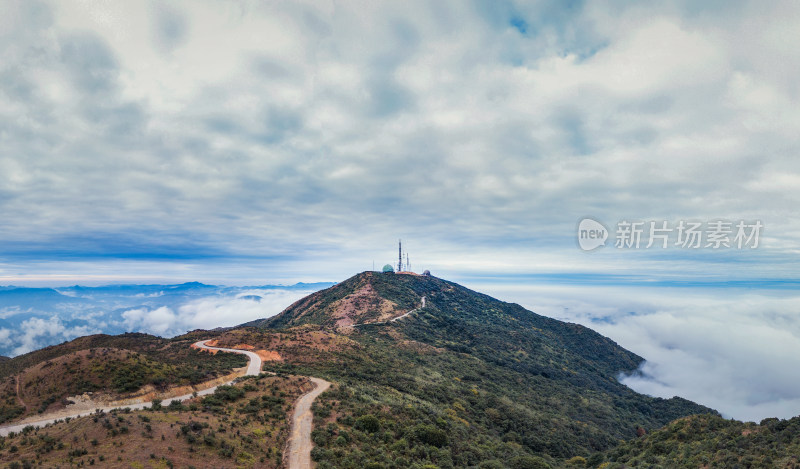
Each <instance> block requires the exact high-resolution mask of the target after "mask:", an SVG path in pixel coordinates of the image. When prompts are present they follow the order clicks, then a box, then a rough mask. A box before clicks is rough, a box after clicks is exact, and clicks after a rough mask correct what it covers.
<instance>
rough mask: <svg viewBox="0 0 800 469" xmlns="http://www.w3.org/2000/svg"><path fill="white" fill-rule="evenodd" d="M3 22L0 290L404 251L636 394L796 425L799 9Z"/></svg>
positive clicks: (329, 263) (163, 279) (354, 268)
mask: <svg viewBox="0 0 800 469" xmlns="http://www.w3.org/2000/svg"><path fill="white" fill-rule="evenodd" d="M0 8H2V11H3V14H2V15H0V215H2V219H0V285H23V286H66V285H74V284H80V285H105V284H121V283H139V284H149V283H181V282H187V281H200V282H204V283H209V284H216V285H232V286H246V285H269V284H285V285H291V284H293V283H295V282H298V281H304V282H316V281H340V280H342V279H344V278H347V277H349V276H350V275H352V274H353V273H356V272H359V271H363V270H369V269H371V268H372V266H373V265H375V266H376V268H380V267H381V266H382V265H383V264H385V263H391V262H393V261H395V260H396V242H397V240H398V239H400V238H402V239H403V241H404V245H405V246H406V248H407V250H408V252H409V255H410V261H411V269H412V270H422V269H430V270H431V271H432V272H433V273H434V274H435V275H439V276H441V277H444V278H448V279H452V280H455V281H459V282H462V283H464V284H465V285H468V286H470V287H475V288H477V287H483V288H484V290H485V291H487V293H490V294H494V295H496V296H498V297H500V298H502V299H507V300H509V301H518V302H520V303H521V304H523V305H525V306H526V307H529V308H531V309H533V310H534V311H537V310H538V311H539V312H542V313H543V314H549V315H553V316H554V317H560V318H563V319H568V320H572V321H578V322H581V323H585V324H586V325H589V326H590V327H593V328H595V329H597V330H599V331H600V332H602V333H604V334H606V335H609V336H610V337H612V338H613V339H615V340H617V341H619V342H620V343H621V344H622V345H624V346H626V347H628V348H630V349H631V350H633V351H635V352H636V353H639V354H640V355H642V356H645V357H646V358H647V359H648V364H647V366H646V367H645V368H643V369H642V372H643V375H642V377H631V378H625V379H626V380H627V381H626V382H628V383H629V385H631V386H632V387H634V388H635V389H638V390H642V391H643V392H648V393H651V394H654V395H665V396H666V397H669V395H668V394H670V393H677V394H681V395H686V396H687V397H688V394H691V393H693V392H694V394H692V395H693V396H694V397H693V398H694V399H696V400H698V401H700V402H703V403H708V402H718V403H717V404H715V405H718V406H719V407H718V408H720V409H721V410H723V411H725V412H728V413H729V414H730V415H742V416H746V418H756V417H758V416H760V415H764V414H767V413H769V412H772V413H780V415H781V416H783V417H788V416H791V415H797V414H800V380H794V381H793V380H790V379H788V378H787V376H788V374H787V373H786V371H785V370H787V369H790V368H791V367H792V366H794V367H796V366H797V365H798V363H797V361H796V360H795V359H794V358H793V357H796V356H800V329H799V328H798V321H797V320H796V317H797V315H796V314H795V313H797V309H798V307H797V306H796V305H797V304H798V302H797V301H796V300H797V296H798V295H796V294H795V293H794V292H795V291H797V289H798V288H797V287H798V281H799V280H798V279H800V275H798V274H800V267H798V266H799V265H800V262H798V261H800V218H798V217H797V216H796V215H797V213H798V212H797V207H798V203H800V159H798V158H797V156H798V148H800V145H799V144H798V143H799V142H798V139H800V132H798V130H800V129H799V128H800V105H799V104H800V102H798V101H800V84H799V83H800V82H799V81H798V80H797V75H798V73H800V49H799V48H797V47H796V45H797V44H798V43H800V27H798V25H799V24H800V5H798V4H797V3H796V2H790V1H784V2H782V1H774V2H766V3H765V2H755V1H707V2H694V1H688V0H687V1H677V0H674V1H663V2H622V1H607V2H604V1H597V2H580V1H568V2H564V1H539V2H536V1H531V2H504V1H471V2H470V1H458V2H446V1H429V2H414V1H404V2H346V1H341V2H340V1H336V2H325V1H313V2H301V1H292V2H288V1H287V2H281V1H274V2H260V1H259V2H255V1H252V2H251V1H230V2H207V1H196V0H194V1H187V2H181V1H170V2H155V1H153V2H147V1H137V2H123V1H105V0H104V1H99V0H98V1H90V0H84V1H77V0H76V1H60V2H38V1H31V0H25V1H9V0H0ZM585 218H591V219H592V220H595V221H596V222H598V223H599V224H600V226H602V227H603V228H604V229H605V230H606V231H607V235H608V240H607V241H606V244H605V245H604V246H600V247H598V248H597V249H594V250H591V251H584V250H582V249H581V246H580V244H579V240H578V233H579V232H578V227H579V226H580V225H579V223H580V222H581V220H583V219H585ZM689 221H692V222H696V223H700V224H701V225H702V229H703V230H704V231H703V234H704V235H705V236H706V237H705V238H704V239H703V242H702V244H701V245H700V246H699V247H698V248H691V247H682V246H680V245H676V244H675V243H676V242H679V239H678V235H679V234H678V232H677V227H678V226H679V225H680V223H681V222H689ZM627 222H633V223H643V225H642V226H643V227H645V228H648V227H650V223H651V222H652V223H654V224H656V225H654V226H662V225H661V224H662V223H666V224H667V225H666V226H668V227H669V228H670V229H671V230H672V231H670V232H669V233H670V234H669V236H670V238H669V240H668V241H669V242H668V243H667V244H668V247H667V248H662V247H660V246H661V244H660V241H659V240H656V242H655V243H654V245H653V246H651V247H650V248H645V247H644V246H645V245H646V244H648V243H647V241H648V240H647V236H646V235H647V231H648V230H645V235H644V241H645V242H643V243H642V245H641V246H640V247H639V248H634V247H625V246H624V241H625V240H624V239H623V240H622V241H623V246H622V247H619V248H618V247H616V246H615V244H616V242H617V241H619V238H618V236H619V234H620V230H619V228H620V226H623V225H622V224H623V223H627ZM716 222H722V223H726V224H729V225H726V226H728V227H729V228H730V230H732V231H731V232H730V233H729V235H730V236H729V241H730V242H729V244H730V246H729V247H725V246H722V247H720V248H718V249H715V248H713V247H709V246H706V242H707V240H708V239H709V238H708V236H709V235H710V231H711V227H712V226H713V223H716ZM739 222H742V223H744V224H745V225H746V226H753V225H755V224H756V223H758V224H759V225H760V226H761V227H762V228H761V230H760V232H759V237H758V243H757V246H756V245H755V243H751V244H750V245H745V246H744V247H743V248H738V247H737V246H736V243H735V241H733V240H734V236H735V235H736V228H735V225H736V224H737V223H739ZM650 232H651V233H652V231H650ZM276 312H277V311H276ZM629 313H632V314H629ZM165 330H166V329H165ZM751 333H752V334H751ZM698 334H699V335H698ZM731 344H735V345H736V346H737V347H738V349H736V350H734V349H732V347H733V346H732V345H731ZM708 354H711V355H712V357H711V358H709V355H708ZM704 357H705V358H704ZM764 361H769V362H771V363H775V366H774V367H766V368H767V369H765V367H763V363H764ZM784 366H785V367H786V368H782V367H784ZM743 370H744V371H743ZM770 370H771V371H770ZM746 372H752V373H756V374H757V375H747V373H746ZM709 373H711V374H709ZM742 373H744V375H742ZM758 373H760V374H758ZM709 376H711V377H713V378H714V379H715V380H716V382H718V383H728V384H729V385H730V386H733V387H743V390H742V391H741V395H738V394H736V393H734V392H731V393H729V394H726V395H725V396H722V397H724V400H723V401H721V400H720V399H722V397H720V393H718V392H716V391H715V390H714V389H713V387H714V386H712V385H711V384H709V385H707V386H705V387H704V386H700V385H699V384H697V383H698V378H699V377H703V378H705V377H709ZM752 376H758V377H759V378H758V379H759V381H752ZM748 379H751V381H752V382H749V384H748V382H746V381H747V380H748ZM709 380H710V381H713V380H711V379H709ZM693 383H694V384H693ZM765 383H766V384H765ZM701 388H702V389H703V390H702V392H699V393H698V392H697V390H698V389H701ZM698 396H699V397H698ZM765 403H766V404H765ZM770 406H771V407H770ZM728 409H730V410H728ZM751 416H752V417H751ZM764 416H768V415H764Z"/></svg>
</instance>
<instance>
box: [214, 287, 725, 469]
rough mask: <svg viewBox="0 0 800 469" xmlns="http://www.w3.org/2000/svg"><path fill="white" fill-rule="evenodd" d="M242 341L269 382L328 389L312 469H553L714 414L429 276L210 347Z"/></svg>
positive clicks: (297, 313)
mask: <svg viewBox="0 0 800 469" xmlns="http://www.w3.org/2000/svg"><path fill="white" fill-rule="evenodd" d="M423 298H424V301H425V303H424V304H425V305H424V307H423V306H422V305H423ZM418 308H419V309H418ZM412 310H415V311H414V312H412V313H411V314H409V315H408V316H407V317H404V318H402V319H399V320H397V321H394V322H392V321H390V319H391V318H395V317H398V316H401V315H402V314H405V313H406V312H408V311H412ZM242 341H246V342H247V343H250V344H252V345H255V346H257V347H259V348H267V349H270V350H275V351H277V352H278V353H279V354H281V356H283V357H284V358H285V359H286V361H285V362H283V364H280V365H275V366H274V369H276V370H280V371H282V372H287V373H288V372H291V373H295V374H304V375H313V376H322V377H325V378H327V379H329V380H331V381H333V382H335V383H339V386H338V387H336V388H335V389H334V390H333V391H331V392H328V393H325V394H323V395H322V396H321V398H320V400H321V402H320V404H319V408H318V412H319V415H321V416H325V415H329V417H327V418H323V422H321V423H320V426H321V427H324V428H326V429H327V430H326V433H325V434H320V435H318V438H317V439H315V442H316V443H317V445H318V447H317V448H316V449H315V454H316V457H317V459H318V461H319V467H320V468H325V467H367V466H366V465H367V464H377V465H376V466H374V467H415V466H414V465H415V464H416V465H419V467H422V466H423V465H425V464H433V465H434V466H436V467H441V468H445V467H477V465H478V464H483V465H481V466H480V467H539V466H535V465H533V464H534V463H533V462H531V461H538V463H541V464H544V465H547V466H550V467H560V466H561V465H563V464H566V461H569V460H570V459H571V458H576V457H577V458H588V457H590V456H591V455H593V454H595V453H596V452H598V451H604V450H608V449H609V448H612V447H614V446H615V445H617V444H618V443H619V441H620V440H627V439H631V438H635V437H636V434H637V433H636V432H637V428H644V429H646V430H648V431H649V430H654V429H657V428H660V427H662V426H663V425H665V424H667V423H668V422H670V421H672V420H674V419H676V418H679V417H683V416H687V415H692V414H700V413H709V414H712V415H716V412H715V411H713V410H712V409H708V408H706V407H703V406H700V405H698V404H695V403H693V402H690V401H687V400H685V399H681V398H677V397H676V398H672V399H661V398H653V397H649V396H644V395H641V394H638V393H636V392H634V391H633V390H631V389H630V388H628V387H626V386H624V385H622V384H621V383H619V381H618V380H617V377H618V376H620V374H623V373H633V372H635V370H636V369H637V367H638V366H639V364H640V363H641V362H642V360H643V359H642V358H641V357H639V356H637V355H636V354H634V353H632V352H630V351H627V350H625V349H623V348H622V347H620V346H619V345H617V344H616V343H614V342H613V341H612V340H610V339H608V338H606V337H603V336H601V335H600V334H598V333H596V332H594V331H592V330H591V329H588V328H586V327H583V326H580V325H577V324H569V323H564V322H561V321H557V320H554V319H551V318H547V317H544V316H541V315H537V314H535V313H533V312H531V311H528V310H526V309H524V308H522V307H521V306H519V305H516V304H511V303H505V302H503V301H499V300H497V299H494V298H491V297H489V296H487V295H484V294H481V293H477V292H474V291H472V290H469V289H467V288H465V287H463V286H460V285H458V284H455V283H453V282H449V281H446V280H443V279H439V278H435V277H431V276H420V275H414V274H393V273H377V272H364V273H361V274H358V275H356V276H354V277H352V278H350V279H348V280H346V281H344V282H341V283H339V284H337V285H335V286H333V287H331V288H328V289H325V290H321V291H318V292H316V293H313V294H311V295H309V296H307V297H306V298H303V299H301V300H299V301H297V302H296V303H294V304H293V305H291V306H289V307H288V308H287V309H286V310H284V311H283V312H282V313H280V314H279V315H277V316H275V317H273V318H268V319H264V320H259V321H253V322H251V323H248V324H245V325H243V328H240V329H234V330H230V331H227V332H225V333H223V334H222V335H221V336H220V343H221V344H225V343H228V344H233V343H237V342H242ZM333 416H335V418H334V417H333ZM365 421H369V422H371V423H370V424H369V426H370V428H372V429H374V431H373V430H370V429H369V428H366V427H365V424H364V422H365ZM359 422H361V423H359ZM376 422H377V423H376ZM337 435H339V436H342V435H346V436H345V437H344V439H342V438H339V436H337ZM432 441H433V442H435V444H433V443H431V442H432ZM431 446H432V448H431ZM421 448H426V449H424V451H423V450H422V449H421ZM353 461H358V463H357V464H355V463H354V462H353ZM487 461H494V462H491V463H490V462H487ZM509 461H511V462H513V461H516V462H514V463H513V464H512V463H511V462H509ZM538 463H537V464H538ZM359 464H361V465H359ZM492 464H494V465H492ZM526 464H527V465H526ZM541 467H545V466H541Z"/></svg>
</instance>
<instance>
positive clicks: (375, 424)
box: [355, 414, 381, 433]
mask: <svg viewBox="0 0 800 469" xmlns="http://www.w3.org/2000/svg"><path fill="white" fill-rule="evenodd" d="M355 428H356V429H357V430H363V431H365V432H368V433H375V432H377V431H378V430H380V429H381V422H380V420H378V417H375V416H374V415H372V414H367V415H362V416H361V417H359V418H357V419H356V424H355Z"/></svg>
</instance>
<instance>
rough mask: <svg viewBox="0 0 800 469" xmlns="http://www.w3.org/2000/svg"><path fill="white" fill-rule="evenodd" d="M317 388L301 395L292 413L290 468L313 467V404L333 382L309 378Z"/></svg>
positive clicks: (307, 468)
mask: <svg viewBox="0 0 800 469" xmlns="http://www.w3.org/2000/svg"><path fill="white" fill-rule="evenodd" d="M309 379H310V380H311V382H312V383H314V386H315V388H314V389H312V390H311V391H309V392H308V393H306V394H304V395H302V396H300V399H298V400H297V403H296V404H295V406H294V413H293V414H292V434H291V435H290V436H289V454H288V457H287V458H286V467H288V469H311V448H312V447H313V446H314V445H313V443H311V428H312V420H313V418H314V414H313V413H312V412H311V404H313V403H314V399H316V398H317V396H319V395H320V394H322V393H323V392H325V391H326V390H327V389H328V388H329V387H330V386H331V383H329V382H327V381H325V380H324V379H319V378H309Z"/></svg>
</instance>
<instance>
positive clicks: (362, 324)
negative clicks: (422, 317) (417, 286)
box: [350, 296, 425, 327]
mask: <svg viewBox="0 0 800 469" xmlns="http://www.w3.org/2000/svg"><path fill="white" fill-rule="evenodd" d="M424 307H425V297H424V296H423V297H422V306H420V307H419V308H414V309H412V310H411V311H408V312H406V313H405V314H402V315H400V316H397V317H396V318H392V319H389V320H388V321H378V322H362V323H361V324H352V325H351V326H350V327H361V326H376V325H378V324H389V323H390V322H396V321H397V320H398V319H403V318H404V317H406V316H408V315H409V314H411V313H416V312H417V311H419V310H421V309H422V308H424Z"/></svg>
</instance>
